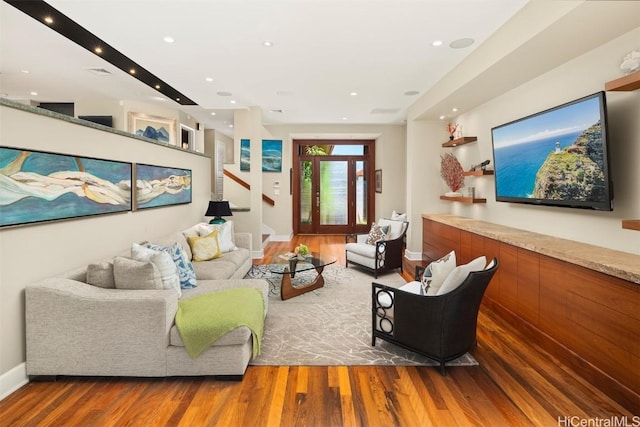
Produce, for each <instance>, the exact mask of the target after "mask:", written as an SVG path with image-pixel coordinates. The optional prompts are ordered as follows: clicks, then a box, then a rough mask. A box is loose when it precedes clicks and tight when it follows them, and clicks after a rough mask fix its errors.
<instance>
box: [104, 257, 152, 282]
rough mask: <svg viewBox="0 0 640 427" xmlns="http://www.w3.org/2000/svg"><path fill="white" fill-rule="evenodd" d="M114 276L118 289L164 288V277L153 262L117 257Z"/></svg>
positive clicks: (114, 264)
mask: <svg viewBox="0 0 640 427" xmlns="http://www.w3.org/2000/svg"><path fill="white" fill-rule="evenodd" d="M113 276H114V278H115V285H116V289H158V290H159V289H162V278H161V277H160V272H159V271H158V268H157V267H156V266H155V265H153V263H152V262H144V261H137V260H135V259H130V258H124V257H115V258H114V260H113Z"/></svg>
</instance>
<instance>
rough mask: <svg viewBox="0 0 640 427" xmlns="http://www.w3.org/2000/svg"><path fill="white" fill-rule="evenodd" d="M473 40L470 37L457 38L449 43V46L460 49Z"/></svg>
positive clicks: (470, 43) (469, 44) (467, 45)
mask: <svg viewBox="0 0 640 427" xmlns="http://www.w3.org/2000/svg"><path fill="white" fill-rule="evenodd" d="M474 41H475V40H473V39H470V38H463V39H458V40H454V41H452V42H451V43H449V47H450V48H452V49H462V48H465V47H469V46H471V45H472V44H473V42H474Z"/></svg>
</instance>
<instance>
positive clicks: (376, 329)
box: [371, 258, 498, 375]
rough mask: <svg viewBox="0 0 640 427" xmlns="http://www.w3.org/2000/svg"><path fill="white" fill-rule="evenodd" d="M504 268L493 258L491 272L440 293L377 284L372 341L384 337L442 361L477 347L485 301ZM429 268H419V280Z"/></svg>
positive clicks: (478, 273)
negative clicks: (489, 287) (494, 280)
mask: <svg viewBox="0 0 640 427" xmlns="http://www.w3.org/2000/svg"><path fill="white" fill-rule="evenodd" d="M497 269H498V260H497V259H496V258H494V259H493V261H492V262H491V263H489V266H488V267H487V268H486V269H485V270H481V271H475V272H472V273H469V275H468V276H467V278H466V279H464V281H463V282H462V284H461V285H460V286H459V287H458V288H456V289H454V290H453V291H451V292H449V293H446V294H444V295H440V296H424V295H419V294H415V293H411V292H406V291H403V290H399V289H395V288H392V287H389V286H385V285H382V284H379V283H375V282H374V283H372V292H371V300H372V337H371V338H372V341H371V345H373V346H375V345H376V338H381V339H383V340H385V341H388V342H390V343H393V344H396V345H398V346H400V347H403V348H406V349H409V350H411V351H414V352H416V353H418V354H421V355H423V356H426V357H428V358H430V359H433V360H435V361H437V362H439V363H440V370H441V373H442V375H446V371H445V363H446V362H448V361H450V360H454V359H457V358H458V357H460V356H462V355H464V354H465V353H467V352H468V351H469V350H471V349H473V347H475V345H476V327H477V321H478V311H479V309H480V302H481V301H482V297H483V295H484V292H485V290H486V289H487V286H488V285H489V282H490V281H491V278H492V277H493V275H494V273H495V272H496V270H497ZM422 270H424V268H422V269H420V268H418V269H416V280H417V281H419V280H420V277H421V275H422Z"/></svg>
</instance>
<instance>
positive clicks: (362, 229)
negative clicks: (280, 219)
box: [291, 140, 375, 234]
mask: <svg viewBox="0 0 640 427" xmlns="http://www.w3.org/2000/svg"><path fill="white" fill-rule="evenodd" d="M374 142H375V141H370V140H347V141H342V140H330V141H326V140H294V141H293V168H292V174H291V175H292V176H291V184H292V195H293V219H294V220H293V221H294V224H293V231H294V233H296V234H348V233H367V232H368V231H369V228H370V226H371V222H372V219H373V218H375V212H374V209H375V203H374V201H375V189H374V170H375V165H374V159H375V152H374V148H375V145H374Z"/></svg>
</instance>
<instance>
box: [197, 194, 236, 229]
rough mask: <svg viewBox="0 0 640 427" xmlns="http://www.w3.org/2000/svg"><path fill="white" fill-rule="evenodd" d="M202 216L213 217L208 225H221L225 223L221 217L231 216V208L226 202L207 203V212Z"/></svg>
mask: <svg viewBox="0 0 640 427" xmlns="http://www.w3.org/2000/svg"><path fill="white" fill-rule="evenodd" d="M204 216H212V217H214V218H213V219H212V220H211V221H209V224H223V223H225V222H227V221H226V220H225V219H224V218H222V217H223V216H233V214H232V213H231V207H229V202H228V201H226V200H216V201H211V202H209V207H208V208H207V212H206V213H205V214H204Z"/></svg>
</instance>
